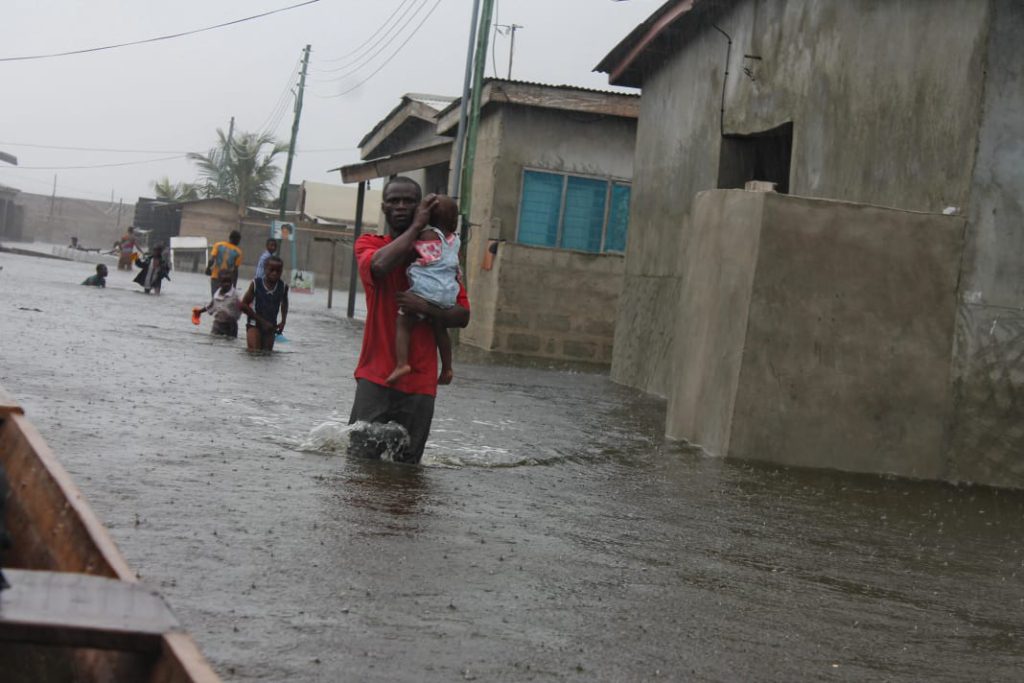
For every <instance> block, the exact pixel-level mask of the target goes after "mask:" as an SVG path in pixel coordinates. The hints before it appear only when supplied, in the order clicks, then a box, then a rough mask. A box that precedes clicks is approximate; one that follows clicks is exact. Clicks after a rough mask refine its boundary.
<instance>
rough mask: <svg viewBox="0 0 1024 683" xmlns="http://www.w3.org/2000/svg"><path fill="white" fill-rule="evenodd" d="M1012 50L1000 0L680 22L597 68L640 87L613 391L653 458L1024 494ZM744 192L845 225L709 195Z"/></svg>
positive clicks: (754, 5) (632, 41) (1016, 32)
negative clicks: (644, 422) (659, 402)
mask: <svg viewBox="0 0 1024 683" xmlns="http://www.w3.org/2000/svg"><path fill="white" fill-rule="evenodd" d="M1022 33H1024V5H1022V4H1021V3H1019V2H1014V1H1013V0H953V1H950V2H941V3H936V2H928V1H926V0H911V1H903V2H876V1H873V0H872V1H869V0H851V1H850V2H813V1H812V0H735V1H729V2H722V1H714V2H712V1H710V0H704V1H702V0H672V1H670V2H667V3H665V4H664V5H663V6H662V7H660V8H659V9H658V10H657V11H656V12H655V13H654V14H653V15H652V16H651V17H650V18H649V19H648V20H647V21H646V22H644V23H643V24H641V25H640V26H638V27H637V28H636V29H635V30H634V31H633V32H632V33H631V34H630V35H629V36H628V37H627V38H626V39H625V40H623V41H622V42H621V43H620V44H619V45H618V46H617V47H615V49H614V50H613V51H612V52H611V53H610V54H609V55H608V56H607V57H606V58H605V59H604V60H603V61H602V62H601V64H600V65H598V67H597V68H598V70H600V71H604V72H606V73H608V74H609V79H610V82H611V83H613V84H615V85H624V86H635V87H642V88H643V103H642V106H641V113H640V119H639V125H638V132H637V147H636V172H635V179H634V194H633V207H632V214H631V229H630V235H629V241H628V246H627V258H626V274H625V281H624V287H623V292H622V298H621V302H620V306H619V313H618V319H617V324H616V336H615V352H614V358H613V362H612V376H613V378H614V379H615V380H616V381H619V382H622V383H625V384H629V385H632V386H636V387H639V388H641V389H644V390H646V391H649V392H651V393H654V394H658V395H661V396H665V397H667V398H668V399H669V415H668V424H667V428H666V431H667V432H668V434H669V435H670V436H673V437H679V438H688V439H693V440H695V441H698V442H699V441H701V440H702V439H703V440H705V441H707V443H708V444H709V446H710V447H709V450H712V452H716V453H720V454H723V455H732V456H736V457H743V458H757V459H766V460H773V461H779V462H796V463H799V464H807V465H824V466H829V467H837V468H840V469H849V470H858V471H872V472H895V473H899V474H907V475H911V476H921V477H927V478H938V479H946V480H953V481H975V482H983V483H988V484H994V485H999V486H1013V487H1021V486H1024V427H1022V426H1021V425H1022V420H1021V418H1022V417H1024V399H1022V398H1021V397H1022V396H1024V391H1022V389H1024V386H1022V385H1024V360H1022V359H1024V313H1022V312H1021V311H1022V310H1024V278H1022V277H1021V276H1020V273H1021V272H1022V271H1024V262H1022V261H1024V175H1022V174H1021V172H1020V169H1021V168H1024V143H1022V140H1024V67H1022V65H1024V41H1021V40H1020V36H1021V35H1022ZM751 180H758V181H767V182H773V183H776V186H777V188H778V189H779V191H780V193H788V194H790V195H796V196H800V197H804V198H815V199H838V200H843V201H845V202H855V203H857V204H858V205H860V206H855V207H851V206H850V205H849V204H842V203H837V202H820V201H810V200H807V199H796V198H795V197H787V196H785V195H784V194H777V195H773V196H770V197H765V196H761V195H758V196H755V197H747V196H743V195H745V194H746V193H742V192H740V193H736V192H721V189H722V188H740V187H744V185H745V183H746V182H747V181H751ZM716 190H719V191H718V192H716ZM708 191H710V192H708ZM719 195H721V196H719ZM869 205H874V206H876V207H889V208H888V209H878V208H872V207H870V206H869ZM941 214H950V215H951V217H950V216H943V215H941ZM866 216H870V220H869V221H865V217H866ZM957 231H961V232H960V233H959V235H960V236H959V237H957ZM730 235H731V236H732V237H730ZM823 236H824V238H823ZM730 239H734V240H735V241H734V242H732V243H730V242H729V240H730ZM716 240H717V242H716ZM811 255H815V256H817V257H819V258H820V260H818V261H814V260H813V259H810V258H809V257H810V256H811ZM915 274H919V275H920V281H916V280H915V277H914V275H915ZM954 275H955V277H954ZM921 282H925V283H928V285H929V286H928V287H925V288H922V287H921V286H920V285H921ZM795 288H800V289H795ZM726 292H732V294H733V298H728V299H723V297H727V294H726ZM826 293H827V294H830V295H831V296H832V299H831V300H828V301H826V300H825V299H824V298H823V297H824V295H825V294H826ZM711 301H718V302H719V303H721V304H722V305H723V306H725V307H726V308H725V309H724V310H726V311H730V312H729V313H722V310H723V309H719V311H717V312H716V311H715V310H714V307H713V306H711V305H710V304H709V302H711ZM730 316H731V317H730ZM719 318H728V319H729V320H728V324H726V322H725V321H723V320H721V319H719ZM897 331H898V334H896V332H897ZM947 351H948V356H946V357H945V360H943V354H944V353H947ZM704 401H707V402H709V403H710V404H711V405H700V404H701V402H704ZM801 430H804V433H803V434H801ZM865 431H866V432H867V433H866V434H865V433H863V432H865ZM853 437H856V438H855V441H856V444H855V446H856V447H855V448H850V447H848V445H844V441H845V440H847V439H850V438H853ZM858 449H860V452H859V454H858V453H857V452H856V451H857V450H858ZM871 451H873V452H871Z"/></svg>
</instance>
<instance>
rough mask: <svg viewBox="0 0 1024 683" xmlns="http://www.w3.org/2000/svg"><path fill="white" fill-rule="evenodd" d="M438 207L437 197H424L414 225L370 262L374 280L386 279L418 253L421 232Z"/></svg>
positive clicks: (418, 207)
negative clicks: (418, 240) (418, 238)
mask: <svg viewBox="0 0 1024 683" xmlns="http://www.w3.org/2000/svg"><path fill="white" fill-rule="evenodd" d="M436 205H437V195H435V194H428V195H427V196H426V197H424V198H423V201H421V202H420V205H419V206H417V207H416V216H415V217H414V218H413V219H412V225H410V226H409V228H408V229H407V230H406V231H405V232H403V233H402V234H401V235H399V236H398V237H396V238H395V239H394V240H392V241H391V242H390V243H389V244H386V245H384V246H383V247H381V248H380V249H378V250H377V251H376V252H375V253H374V255H373V257H372V259H371V260H370V273H371V274H372V275H373V277H374V279H380V278H383V277H386V276H387V274H388V273H390V272H391V271H392V270H394V269H395V268H397V267H399V266H404V265H405V264H407V263H408V262H409V258H410V257H411V256H412V255H413V254H414V253H416V248H415V246H416V238H417V237H419V234H420V230H422V229H423V228H425V227H427V223H429V222H430V212H431V211H432V210H433V208H434V206H436Z"/></svg>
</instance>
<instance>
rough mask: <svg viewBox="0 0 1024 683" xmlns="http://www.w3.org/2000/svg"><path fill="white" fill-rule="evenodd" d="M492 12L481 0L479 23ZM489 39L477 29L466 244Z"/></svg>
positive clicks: (490, 3) (490, 2) (489, 0)
mask: <svg viewBox="0 0 1024 683" xmlns="http://www.w3.org/2000/svg"><path fill="white" fill-rule="evenodd" d="M493 13H494V0H483V7H482V8H481V14H482V16H481V17H480V25H481V26H490V25H491V15H492V14H493ZM490 39H491V32H490V31H483V30H481V31H479V32H478V33H477V37H476V62H475V64H474V69H473V71H474V73H473V94H472V100H473V101H472V103H471V105H470V111H469V124H468V129H467V131H466V163H465V166H464V167H463V170H462V175H463V179H462V185H463V188H462V197H461V201H460V202H459V210H460V212H461V213H462V243H463V244H466V236H467V235H466V232H467V229H468V227H469V216H470V211H471V209H472V201H473V166H474V162H475V161H476V136H477V131H478V130H479V128H480V100H481V97H482V95H483V92H482V91H483V87H484V72H485V71H486V69H487V45H488V43H489V42H490Z"/></svg>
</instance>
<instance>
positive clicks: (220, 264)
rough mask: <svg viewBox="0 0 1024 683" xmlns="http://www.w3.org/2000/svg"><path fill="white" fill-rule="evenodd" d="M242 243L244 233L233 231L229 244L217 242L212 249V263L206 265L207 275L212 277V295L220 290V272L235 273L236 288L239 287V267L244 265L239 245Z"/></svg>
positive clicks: (229, 236)
mask: <svg viewBox="0 0 1024 683" xmlns="http://www.w3.org/2000/svg"><path fill="white" fill-rule="evenodd" d="M241 241H242V233H240V232H238V231H237V230H232V231H231V234H230V235H228V241H227V242H223V241H221V242H217V243H216V244H214V245H213V247H212V248H211V249H210V262H209V263H208V264H206V274H207V275H209V276H210V295H211V296H212V295H213V294H214V293H215V292H216V291H217V290H218V289H220V272H221V271H222V270H224V271H228V270H230V271H233V272H234V273H235V281H234V283H232V284H233V285H234V286H237V285H238V267H239V266H241V265H242V250H241V249H239V248H238V243H239V242H241Z"/></svg>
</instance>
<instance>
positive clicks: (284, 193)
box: [280, 45, 310, 221]
mask: <svg viewBox="0 0 1024 683" xmlns="http://www.w3.org/2000/svg"><path fill="white" fill-rule="evenodd" d="M309 51H310V46H309V45H307V46H306V47H305V49H303V50H302V73H300V74H299V92H298V94H297V95H296V96H295V118H294V119H293V120H292V138H291V141H290V142H289V143H288V161H287V162H286V163H285V166H284V180H282V181H281V213H280V218H281V220H282V221H283V220H284V212H285V209H286V208H287V205H288V184H289V183H290V182H291V179H292V157H294V156H295V141H296V140H298V138H299V119H301V118H302V93H303V91H304V90H305V89H306V67H308V66H309Z"/></svg>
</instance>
